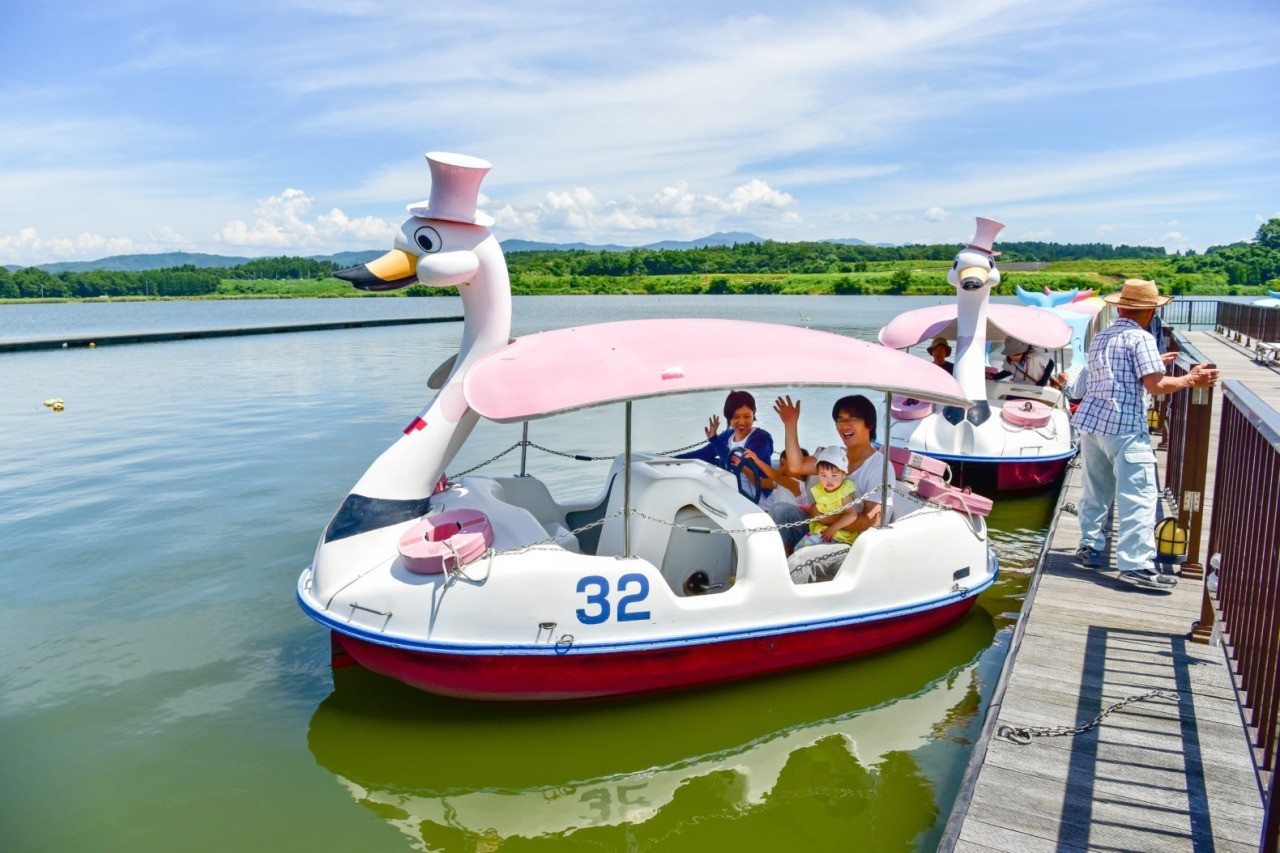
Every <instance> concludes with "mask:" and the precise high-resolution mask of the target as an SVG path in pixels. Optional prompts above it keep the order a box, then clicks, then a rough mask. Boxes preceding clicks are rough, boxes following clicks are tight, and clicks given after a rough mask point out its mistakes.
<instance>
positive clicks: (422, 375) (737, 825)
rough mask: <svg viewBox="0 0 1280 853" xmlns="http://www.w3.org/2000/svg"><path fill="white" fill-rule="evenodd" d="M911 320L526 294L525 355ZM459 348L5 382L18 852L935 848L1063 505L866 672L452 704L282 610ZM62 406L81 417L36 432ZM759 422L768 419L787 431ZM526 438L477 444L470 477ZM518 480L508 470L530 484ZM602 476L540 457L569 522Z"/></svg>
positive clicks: (589, 445)
mask: <svg viewBox="0 0 1280 853" xmlns="http://www.w3.org/2000/svg"><path fill="white" fill-rule="evenodd" d="M388 302H389V301H388V300H343V301H338V300H326V301H323V303H322V304H320V305H319V306H316V305H312V304H309V303H307V302H305V301H299V302H295V303H293V304H294V305H296V306H300V307H298V308H297V309H296V310H299V311H304V312H307V314H306V317H305V319H313V318H316V315H318V316H319V317H320V318H332V319H346V318H360V317H363V316H365V315H364V314H363V313H361V312H369V311H375V310H383V311H385V310H387V303H388ZM380 303H382V304H380ZM415 303H416V304H417V305H421V306H422V310H423V312H424V313H426V312H428V310H429V312H430V313H442V314H448V313H457V304H456V300H441V299H432V300H396V301H395V302H394V303H392V304H393V305H394V306H395V310H397V311H403V310H407V309H405V307H404V306H405V305H413V304H415ZM920 304H925V303H924V302H923V301H915V300H902V299H897V300H895V299H887V298H875V297H864V298H858V297H835V298H808V299H804V298H796V299H788V298H779V297H726V298H710V297H685V298H665V297H664V298H648V297H627V298H595V297H591V298H572V297H564V298H559V297H543V298H529V299H517V300H516V332H517V334H523V333H528V332H531V331H537V330H541V329H548V328H554V327H558V326H564V325H570V324H574V323H582V322H596V321H603V320H614V319H629V318H638V317H649V316H724V317H737V318H750V319H760V318H761V317H767V318H772V319H774V320H777V321H780V322H798V321H799V318H800V317H812V318H813V321H812V325H815V326H817V327H821V328H827V329H830V330H833V331H840V332H844V333H846V334H853V335H857V336H859V337H864V338H871V337H873V335H874V331H875V329H877V328H878V327H879V326H880V325H882V324H883V323H884V322H886V321H887V320H888V319H889V318H890V317H891V316H893V315H894V314H896V313H898V312H900V311H902V310H907V309H909V308H912V307H918V306H919V305H920ZM288 305H289V303H284V304H283V305H281V306H265V307H264V306H263V305H262V304H260V303H252V302H249V303H217V304H216V307H211V306H208V305H206V304H201V303H183V304H182V309H183V310H185V311H187V312H189V314H188V315H184V316H182V317H177V318H175V317H174V316H172V312H174V311H176V310H178V309H177V308H175V307H172V306H173V303H168V304H165V307H164V309H163V310H164V311H165V312H168V313H167V314H166V316H165V317H163V318H160V319H157V318H156V316H155V315H153V314H149V313H147V312H148V309H150V308H153V307H156V306H155V305H147V304H141V305H138V304H134V305H130V306H128V311H129V312H130V313H128V314H127V315H124V314H121V315H113V316H112V315H93V317H92V318H91V319H89V320H86V316H87V315H86V314H85V313H84V312H85V311H86V310H89V309H90V308H97V307H99V306H39V310H40V312H41V313H40V314H39V315H38V316H37V317H36V319H35V321H32V320H31V316H32V315H30V314H20V313H17V311H16V309H17V306H0V332H2V331H3V330H4V329H5V328H6V323H7V322H9V321H12V322H11V323H10V325H13V326H22V325H23V323H27V324H28V325H34V326H35V327H37V331H36V332H35V333H34V334H38V335H44V334H47V333H48V327H51V326H52V327H57V328H58V329H59V330H61V331H65V332H67V333H68V334H71V333H74V332H76V331H78V329H79V328H80V327H84V326H85V324H86V323H96V324H98V325H95V326H93V328H94V329H95V330H96V329H99V328H101V329H102V330H103V331H104V332H105V331H113V330H123V331H127V330H130V329H132V328H136V327H138V326H139V325H141V326H143V327H145V326H146V325H147V324H154V325H156V326H163V327H172V326H173V325H174V324H175V323H179V322H181V323H189V324H190V327H199V326H201V325H202V324H207V325H209V326H211V327H212V326H215V325H234V324H242V325H255V324H258V323H262V322H267V321H268V318H266V317H263V316H262V312H263V311H264V310H269V311H280V310H287V309H288ZM32 307H33V308H35V306H32ZM101 307H102V308H107V307H108V306H101ZM24 308H25V306H24ZM60 308H67V309H69V312H68V313H67V314H65V315H58V314H57V313H56V312H55V311H54V309H60ZM10 309H15V310H14V312H10ZM202 311H216V312H217V321H216V322H215V321H214V320H213V319H211V317H210V316H206V315H203V314H201V312H202ZM7 312H9V313H7ZM237 312H239V313H237ZM335 312H336V316H335ZM343 312H345V313H343ZM122 317H123V319H121V318H122ZM104 318H105V319H104ZM269 319H270V321H271V322H276V321H278V320H279V319H280V318H278V317H276V316H274V315H273V316H272V317H270V318H269ZM42 324H43V326H42ZM460 334H461V327H460V326H432V327H399V328H381V329H353V330H347V331H341V332H324V333H311V334H301V335H284V336H269V337H260V338H226V339H217V340H208V341H190V342H184V343H171V344H154V345H143V346H130V347H111V348H100V349H97V350H77V351H69V352H61V351H54V352H39V353H21V354H13V355H8V356H3V357H0V448H2V452H0V484H2V485H3V489H2V490H0V495H3V499H2V500H3V510H2V511H0V543H3V545H0V648H2V649H3V650H4V654H3V656H2V657H0V745H3V747H4V757H3V760H0V849H3V850H6V851H9V850H15V851H18V850H59V851H67V850H172V849H184V850H212V849H226V848H229V847H230V848H239V849H273V850H276V849H279V850H294V849H297V850H302V849H309V850H317V849H323V850H357V849H358V850H361V851H369V850H408V849H418V850H433V851H434V850H440V851H455V850H457V851H490V850H530V849H538V850H543V849H545V850H564V849H567V850H705V849H709V848H726V849H736V850H777V849H780V848H784V847H792V848H799V849H811V850H855V849H869V850H872V849H873V850H928V849H931V848H932V847H933V846H934V844H935V843H936V839H937V838H938V836H939V834H940V832H941V829H942V825H943V823H944V822H945V820H946V816H947V813H948V811H949V810H950V807H951V802H952V800H953V798H954V795H955V790H956V788H957V786H958V784H959V781H960V777H961V775H962V773H963V770H964V766H965V762H966V761H967V760H968V756H969V752H970V744H971V741H972V739H973V737H974V736H975V735H976V732H977V728H978V725H979V723H980V720H981V714H982V711H983V709H984V708H985V705H986V702H987V699H988V697H989V694H990V690H991V688H992V686H993V685H994V682H995V679H996V675H997V673H998V671H999V668H1000V665H1001V663H1002V662H1003V659H1004V654H1005V646H1004V644H1005V643H1006V642H1007V640H1008V638H1009V635H1010V630H1011V626H1012V623H1013V620H1014V619H1015V618H1016V613H1017V610H1018V608H1019V607H1020V605H1021V599H1022V594H1023V593H1024V591H1025V588H1026V582H1027V574H1026V573H1027V572H1028V571H1029V569H1030V568H1031V566H1032V565H1033V563H1034V560H1035V557H1036V554H1037V553H1038V550H1039V548H1040V544H1041V541H1042V539H1043V535H1044V530H1045V528H1046V527H1047V524H1048V521H1049V514H1050V512H1051V508H1052V502H1053V499H1054V498H1053V496H1052V495H1041V496H1038V497H1033V498H1020V499H1011V500H1005V501H1001V502H999V503H998V504H997V507H996V510H995V512H994V513H993V515H992V517H991V519H990V526H991V531H992V538H993V540H994V541H995V542H996V547H997V549H998V551H999V554H1000V558H1001V563H1002V566H1003V569H1004V572H1003V574H1002V577H1001V579H1000V580H999V581H998V582H997V584H996V585H995V586H994V587H993V588H992V589H990V590H988V591H987V592H986V593H984V594H983V596H982V597H981V598H980V599H979V602H978V604H977V606H976V607H975V608H974V609H973V610H972V611H971V612H970V613H969V615H968V616H967V617H965V618H964V619H963V620H961V621H960V622H958V623H957V624H956V625H954V626H952V627H950V628H948V629H946V630H944V631H942V632H940V633H938V634H935V635H932V636H930V637H928V638H925V639H923V640H921V641H919V642H916V643H913V644H910V645H907V646H903V647H900V648H897V649H894V650H891V651H889V652H886V653H882V654H878V655H873V656H870V657H867V658H863V659H858V660H853V661H848V662H844V663H841V664H836V665H831V666H825V667H819V668H815V669H811V670H806V671H802V672H796V673H790V674H786V675H780V676H775V677H770V678H762V679H756V680H750V681H743V682H738V683H733V684H727V685H721V686H716V687H712V688H707V689H704V690H696V691H687V692H682V693H675V694H667V695H659V696H650V697H641V698H631V699H622V700H615V701H607V702H590V703H577V704H566V705H488V704H477V703H471V702H462V701H457V700H448V699H443V698H439V697H433V696H430V695H427V694H423V693H420V692H417V691H415V690H412V689H410V688H406V687H404V686H403V685H399V684H397V683H394V682H390V681H387V680H386V679H383V678H380V677H378V676H376V675H373V674H371V673H368V672H364V671H362V670H359V669H356V668H351V669H345V670H340V671H338V672H336V673H334V672H331V671H330V668H329V640H328V636H327V634H326V632H325V631H324V630H323V629H321V628H320V627H319V626H317V625H315V624H314V623H312V622H311V621H310V620H308V619H307V618H306V617H305V616H303V615H302V613H301V612H300V611H299V610H298V608H297V606H296V604H295V602H294V599H293V590H294V586H295V583H296V580H297V576H298V574H299V572H300V571H301V570H302V568H303V567H305V565H306V564H307V562H308V561H309V559H310V555H311V552H312V550H313V549H314V546H315V542H316V539H317V538H318V536H319V533H320V530H321V528H322V527H323V526H324V524H325V522H326V521H327V520H328V517H329V515H330V514H331V513H332V512H333V509H334V508H335V507H336V505H337V503H338V502H339V501H340V500H341V499H342V497H343V496H344V495H345V494H346V492H347V490H348V489H349V488H350V486H351V485H352V484H353V483H354V482H355V481H356V479H357V478H358V477H359V476H360V474H361V473H362V472H363V471H364V469H365V467H366V466H367V465H368V464H369V463H370V462H371V461H372V460H373V459H374V458H375V457H376V456H377V454H378V453H380V452H381V451H382V450H383V449H384V448H385V447H386V446H387V445H388V444H390V443H391V442H392V441H393V440H394V439H395V438H396V437H397V436H398V435H399V431H400V429H401V428H402V427H403V426H404V425H405V424H406V423H407V422H408V421H409V420H410V419H411V418H412V417H413V416H414V415H415V414H417V412H418V410H419V409H420V408H421V406H422V405H423V404H424V403H425V402H426V400H427V398H428V394H429V392H428V391H427V390H426V388H425V379H426V376H427V375H428V374H429V373H430V372H431V370H432V369H434V368H435V366H436V365H437V364H439V363H440V361H442V360H443V359H444V358H446V357H447V356H448V355H450V354H452V352H453V351H454V350H455V349H456V347H457V344H458V340H459V337H460ZM6 336H7V335H4V334H0V337H6ZM15 336H16V335H15ZM726 345H727V346H750V345H752V343H751V342H726ZM836 396H838V393H837V392H835V391H832V392H831V394H829V395H825V396H824V395H822V394H818V393H811V394H809V395H808V396H807V397H806V398H805V409H804V414H803V415H802V423H801V426H802V438H803V439H804V440H806V441H814V442H820V441H822V440H823V439H824V438H828V439H829V436H826V435H825V430H827V429H829V424H827V423H825V420H826V418H825V414H824V411H825V409H826V408H827V407H829V404H830V402H831V400H832V399H834V398H835V397H836ZM50 397H61V398H63V399H64V400H65V401H66V410H65V411H62V412H53V411H51V410H49V409H47V408H44V407H43V406H42V405H41V403H42V402H43V401H44V400H45V399H47V398H50ZM758 399H759V402H760V409H761V425H762V426H764V427H765V428H766V429H772V430H774V431H775V432H779V433H780V431H779V430H778V425H777V424H776V423H774V422H773V420H774V419H773V417H772V414H771V413H770V412H768V406H767V400H766V399H764V398H762V397H761V396H760V395H758ZM719 405H720V398H719V395H709V396H708V395H690V396H688V397H679V398H672V399H669V400H664V401H645V402H644V403H637V404H636V425H637V428H636V436H635V440H636V444H637V447H640V448H645V449H657V450H661V449H666V448H670V447H676V446H680V445H685V444H689V443H690V442H692V441H695V440H697V438H698V437H699V436H700V435H701V430H702V426H703V425H704V424H705V422H706V417H707V416H708V415H709V414H711V413H713V412H715V411H716V410H717V409H718V408H719ZM535 430H536V432H535V434H534V435H532V436H531V437H532V438H533V439H534V440H536V441H538V442H539V443H540V444H544V445H547V446H551V447H556V448H559V449H564V450H568V451H573V452H581V453H586V454H588V455H605V454H610V453H617V452H619V451H620V449H621V412H620V410H619V411H614V410H612V409H602V410H596V411H592V412H584V413H579V414H577V415H573V416H569V417H566V418H563V419H554V420H550V421H545V422H540V423H539V424H537V425H536V426H535ZM518 437H519V434H518V427H499V426H497V425H492V424H482V425H481V426H480V427H479V428H478V429H477V431H476V433H475V434H474V436H473V439H472V441H471V442H469V443H468V445H467V446H466V447H465V448H464V449H463V453H462V455H461V456H460V457H459V459H458V460H457V462H456V463H455V465H454V466H452V467H453V468H454V469H455V470H458V469H461V468H464V467H469V466H470V465H473V464H476V463H478V462H480V461H482V460H484V459H486V458H488V457H490V456H492V455H493V454H494V453H496V452H498V451H499V450H501V449H503V448H505V447H507V446H509V445H510V444H511V443H512V442H513V441H514V440H516V439H518ZM517 456H518V454H511V455H509V456H507V457H504V459H503V460H501V461H499V462H498V463H495V467H494V469H493V470H496V471H497V472H499V473H511V472H512V471H513V470H514V469H513V466H517V465H518V460H517V459H516V457H517ZM604 464H605V463H569V462H565V461H564V460H561V459H559V458H556V457H547V456H542V455H537V454H531V455H530V460H529V465H530V470H531V472H533V473H536V474H538V475H539V476H541V477H543V478H544V479H545V480H546V481H547V482H548V484H549V485H550V486H551V488H552V490H553V492H555V493H556V494H557V496H560V495H570V494H575V493H578V494H580V493H583V492H587V493H589V492H591V491H593V490H594V489H595V488H596V487H597V486H598V483H599V482H600V479H601V477H602V475H603V466H604ZM593 466H594V467H593Z"/></svg>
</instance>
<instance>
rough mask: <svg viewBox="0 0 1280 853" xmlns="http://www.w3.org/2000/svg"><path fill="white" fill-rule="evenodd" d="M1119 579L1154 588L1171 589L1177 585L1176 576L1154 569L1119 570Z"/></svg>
mask: <svg viewBox="0 0 1280 853" xmlns="http://www.w3.org/2000/svg"><path fill="white" fill-rule="evenodd" d="M1120 580H1122V581H1124V582H1125V583H1131V584H1134V585H1136V586H1146V587H1152V588H1154V589H1172V588H1173V587H1175V586H1177V585H1178V579H1177V578H1175V577H1173V576H1172V575H1162V574H1160V573H1159V572H1157V571H1155V570H1154V569H1143V570H1139V571H1128V572H1121V573H1120Z"/></svg>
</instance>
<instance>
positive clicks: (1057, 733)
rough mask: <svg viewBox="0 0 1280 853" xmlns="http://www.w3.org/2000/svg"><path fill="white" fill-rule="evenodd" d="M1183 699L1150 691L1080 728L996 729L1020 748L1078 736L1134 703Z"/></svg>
mask: <svg viewBox="0 0 1280 853" xmlns="http://www.w3.org/2000/svg"><path fill="white" fill-rule="evenodd" d="M1181 698H1182V696H1181V695H1179V694H1178V693H1177V692H1176V691H1173V690H1148V691H1147V692H1146V693H1140V694H1138V695H1136V696H1130V697H1129V698H1128V699H1121V700H1120V701H1119V702H1116V703H1115V704H1113V705H1112V706H1111V707H1109V708H1107V709H1106V710H1105V711H1103V712H1102V713H1101V714H1099V715H1098V716H1096V717H1094V718H1093V719H1092V720H1090V721H1089V722H1087V723H1084V724H1083V725H1079V726H1011V725H1007V724H1006V725H1003V726H1000V727H999V728H997V729H996V737H1002V738H1004V739H1005V740H1007V741H1009V742H1011V743H1016V744H1018V745H1019V746H1026V745H1027V744H1029V743H1031V739H1032V738H1033V737H1063V736H1065V735H1078V734H1082V733H1084V732H1087V731H1089V730H1090V729H1093V728H1096V727H1097V726H1098V724H1099V723H1101V722H1102V720H1103V718H1105V717H1106V716H1107V715H1108V714H1110V713H1113V712H1115V711H1118V710H1120V709H1121V708H1123V707H1125V706H1126V705H1132V704H1133V703H1134V702H1145V701H1147V700H1148V699H1168V700H1169V701H1171V702H1177V701H1179V700H1180V699H1181Z"/></svg>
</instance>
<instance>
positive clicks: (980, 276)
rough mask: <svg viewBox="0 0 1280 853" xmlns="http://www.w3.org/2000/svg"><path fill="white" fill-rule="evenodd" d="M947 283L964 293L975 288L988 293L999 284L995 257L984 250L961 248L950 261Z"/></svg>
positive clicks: (998, 271)
mask: <svg viewBox="0 0 1280 853" xmlns="http://www.w3.org/2000/svg"><path fill="white" fill-rule="evenodd" d="M947 283H948V284H950V285H951V286H952V287H954V288H956V290H959V291H962V292H965V293H969V292H972V291H975V290H981V291H985V292H987V293H990V292H991V291H992V290H994V289H995V288H996V286H997V285H999V284H1000V270H999V269H998V268H997V267H996V259H995V258H994V257H992V256H991V255H989V254H987V253H986V252H980V251H977V250H975V249H963V250H961V252H960V253H959V254H958V255H956V257H955V260H953V261H952V262H951V269H950V271H948V272H947Z"/></svg>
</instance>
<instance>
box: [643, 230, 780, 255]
mask: <svg viewBox="0 0 1280 853" xmlns="http://www.w3.org/2000/svg"><path fill="white" fill-rule="evenodd" d="M764 242H767V241H766V240H765V239H764V238H763V237H757V236H756V235H755V234H748V233H747V232H746V231H717V232H716V233H714V234H708V235H707V236H706V237H699V238H698V239H696V240H662V241H661V242H658V243H646V244H645V245H643V246H641V247H640V248H642V249H653V250H655V251H659V250H662V249H675V250H677V251H679V250H680V249H705V248H706V247H707V246H733V245H735V244H737V243H764Z"/></svg>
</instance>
